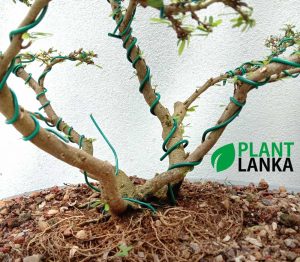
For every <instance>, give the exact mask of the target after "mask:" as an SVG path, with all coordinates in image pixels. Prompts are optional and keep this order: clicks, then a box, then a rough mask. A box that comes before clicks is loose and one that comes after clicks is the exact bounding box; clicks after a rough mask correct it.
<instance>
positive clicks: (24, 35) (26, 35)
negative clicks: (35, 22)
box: [22, 32, 30, 40]
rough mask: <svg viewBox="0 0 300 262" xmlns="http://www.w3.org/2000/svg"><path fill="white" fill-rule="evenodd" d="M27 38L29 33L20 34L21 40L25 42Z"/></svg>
mask: <svg viewBox="0 0 300 262" xmlns="http://www.w3.org/2000/svg"><path fill="white" fill-rule="evenodd" d="M29 38H30V34H29V33H27V32H25V33H23V34H22V39H23V40H27V39H29Z"/></svg>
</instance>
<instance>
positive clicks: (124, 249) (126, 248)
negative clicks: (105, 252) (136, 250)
mask: <svg viewBox="0 0 300 262" xmlns="http://www.w3.org/2000/svg"><path fill="white" fill-rule="evenodd" d="M118 248H119V249H120V251H119V252H118V253H117V254H116V256H117V257H126V256H128V253H129V251H130V250H131V249H132V246H126V245H124V244H121V245H119V246H118Z"/></svg>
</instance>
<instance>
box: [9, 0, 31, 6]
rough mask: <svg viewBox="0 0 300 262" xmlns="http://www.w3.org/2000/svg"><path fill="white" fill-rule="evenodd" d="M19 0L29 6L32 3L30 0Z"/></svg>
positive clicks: (14, 0)
mask: <svg viewBox="0 0 300 262" xmlns="http://www.w3.org/2000/svg"><path fill="white" fill-rule="evenodd" d="M13 2H14V3H15V4H16V3H17V1H16V0H13ZM19 2H21V3H23V4H25V5H27V6H31V5H32V4H31V2H32V0H19Z"/></svg>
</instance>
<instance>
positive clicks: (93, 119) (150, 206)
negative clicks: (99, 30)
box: [79, 114, 156, 213]
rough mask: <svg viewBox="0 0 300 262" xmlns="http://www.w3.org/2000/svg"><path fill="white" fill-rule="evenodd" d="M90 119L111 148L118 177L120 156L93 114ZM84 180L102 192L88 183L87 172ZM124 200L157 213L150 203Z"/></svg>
mask: <svg viewBox="0 0 300 262" xmlns="http://www.w3.org/2000/svg"><path fill="white" fill-rule="evenodd" d="M90 118H91V120H92V121H93V123H94V125H95V126H96V128H97V130H98V131H99V132H100V134H101V136H102V137H103V139H104V140H105V142H106V144H107V145H108V146H109V147H110V149H111V151H112V152H113V155H114V157H115V166H116V168H115V175H116V176H117V175H118V174H119V160H118V155H117V152H116V150H115V149H114V147H113V146H112V144H111V143H110V141H109V140H108V138H107V137H106V136H105V134H104V132H103V131H102V130H101V128H100V126H99V124H98V123H97V121H96V120H95V118H94V117H93V115H92V114H90ZM83 138H84V136H81V137H80V142H79V148H81V147H82V140H83ZM83 173H84V179H85V182H86V184H87V185H88V186H89V187H90V188H92V189H93V190H95V191H96V192H99V193H100V192H101V190H100V189H98V188H96V187H94V186H93V185H92V184H91V183H90V182H89V181H88V176H87V172H86V171H84V172H83ZM123 200H126V201H129V202H133V203H137V204H140V205H141V206H145V207H147V208H149V209H150V210H152V211H153V212H154V213H155V212H156V210H155V208H154V207H153V206H152V205H151V204H149V203H146V202H142V201H140V200H137V199H134V198H130V197H123Z"/></svg>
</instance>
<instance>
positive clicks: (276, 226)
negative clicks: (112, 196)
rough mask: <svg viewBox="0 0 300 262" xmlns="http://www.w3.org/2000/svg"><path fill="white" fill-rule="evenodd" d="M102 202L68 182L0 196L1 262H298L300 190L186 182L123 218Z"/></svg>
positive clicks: (91, 193) (266, 186)
mask: <svg viewBox="0 0 300 262" xmlns="http://www.w3.org/2000/svg"><path fill="white" fill-rule="evenodd" d="M140 182H141V181H137V183H140ZM98 199H99V194H98V193H94V192H93V191H91V190H90V189H89V188H88V187H87V186H86V185H67V186H66V187H63V188H58V187H53V188H50V189H47V190H42V191H40V192H33V193H31V194H30V195H27V196H20V197H16V198H14V199H10V200H0V261H17V262H18V261H19V262H20V261H25V262H26V261H27V262H28V261H29V262H35V261H155V262H159V261H217V262H221V261H236V262H239V261H296V262H300V232H299V227H300V194H299V193H298V194H294V193H288V192H286V190H285V188H283V187H281V188H279V189H278V190H269V189H268V184H267V183H266V182H264V181H261V183H260V184H259V185H258V186H255V185H253V184H252V185H249V186H246V187H241V186H232V185H222V184H218V183H215V182H205V183H199V184H194V183H189V182H185V183H184V184H183V186H182V189H181V192H180V195H179V197H178V203H177V205H176V206H168V205H166V204H165V205H158V204H157V203H152V204H153V205H154V206H155V207H156V208H157V213H155V214H153V213H152V212H151V211H149V210H147V209H144V208H141V209H139V210H135V211H131V212H129V213H128V214H126V215H124V216H123V217H121V218H115V217H111V216H109V214H108V213H107V212H106V211H105V210H104V206H103V205H102V204H100V203H99V201H97V200H98Z"/></svg>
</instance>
